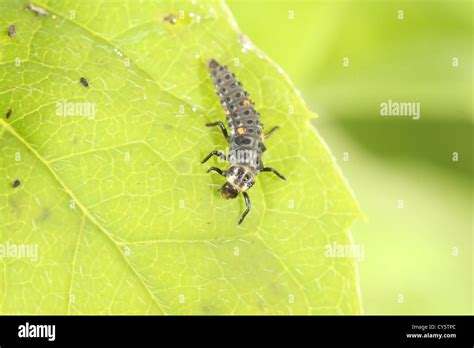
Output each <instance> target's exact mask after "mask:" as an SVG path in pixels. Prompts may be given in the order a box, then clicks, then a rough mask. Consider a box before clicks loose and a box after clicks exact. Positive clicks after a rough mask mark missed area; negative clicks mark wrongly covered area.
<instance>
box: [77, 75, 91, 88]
mask: <svg viewBox="0 0 474 348" xmlns="http://www.w3.org/2000/svg"><path fill="white" fill-rule="evenodd" d="M79 81H81V83H82V85H83V86H84V87H89V82H87V80H86V79H85V78H84V77H81V79H80V80H79Z"/></svg>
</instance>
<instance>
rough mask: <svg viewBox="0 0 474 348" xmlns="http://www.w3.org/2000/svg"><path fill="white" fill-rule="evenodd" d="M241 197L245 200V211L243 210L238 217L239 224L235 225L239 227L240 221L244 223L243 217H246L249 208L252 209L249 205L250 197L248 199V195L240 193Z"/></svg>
mask: <svg viewBox="0 0 474 348" xmlns="http://www.w3.org/2000/svg"><path fill="white" fill-rule="evenodd" d="M242 195H243V196H244V199H245V210H244V212H243V214H242V216H241V217H240V219H239V222H238V223H237V224H238V225H240V224H241V223H242V221H244V219H245V217H246V216H247V214H248V213H249V211H250V208H251V207H252V205H251V204H250V197H249V195H248V193H247V192H242Z"/></svg>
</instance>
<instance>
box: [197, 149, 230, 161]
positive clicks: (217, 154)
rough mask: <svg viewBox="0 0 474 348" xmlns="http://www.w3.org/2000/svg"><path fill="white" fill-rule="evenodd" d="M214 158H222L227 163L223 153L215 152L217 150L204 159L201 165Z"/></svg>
mask: <svg viewBox="0 0 474 348" xmlns="http://www.w3.org/2000/svg"><path fill="white" fill-rule="evenodd" d="M212 156H217V157H220V158H222V159H223V160H226V161H227V158H226V156H225V155H224V154H223V153H222V152H220V151H215V150H214V151H211V153H209V155H207V156H206V157H204V159H203V160H202V161H201V163H206V162H207V161H208V160H209V158H211V157H212Z"/></svg>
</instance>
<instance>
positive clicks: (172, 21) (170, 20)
mask: <svg viewBox="0 0 474 348" xmlns="http://www.w3.org/2000/svg"><path fill="white" fill-rule="evenodd" d="M163 20H164V21H165V22H168V23H170V24H176V17H175V16H174V15H173V14H169V15H167V16H166V17H165V18H163Z"/></svg>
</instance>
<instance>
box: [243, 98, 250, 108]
mask: <svg viewBox="0 0 474 348" xmlns="http://www.w3.org/2000/svg"><path fill="white" fill-rule="evenodd" d="M251 104H252V102H251V101H250V100H248V99H245V100H244V105H245V106H250V105H251Z"/></svg>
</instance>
